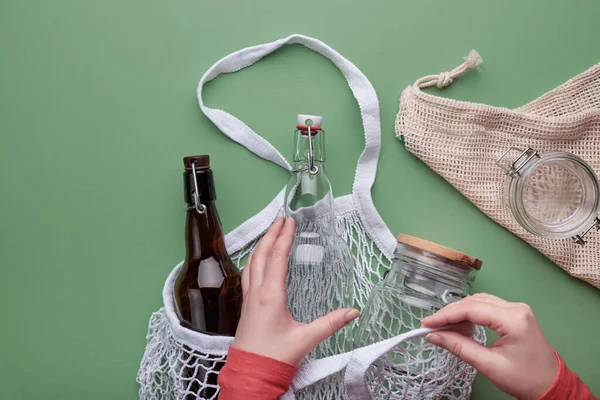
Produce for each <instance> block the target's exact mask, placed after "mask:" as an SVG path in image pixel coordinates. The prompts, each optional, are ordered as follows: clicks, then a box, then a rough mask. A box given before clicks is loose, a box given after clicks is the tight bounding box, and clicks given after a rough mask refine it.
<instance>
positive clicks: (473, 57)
mask: <svg viewBox="0 0 600 400" xmlns="http://www.w3.org/2000/svg"><path fill="white" fill-rule="evenodd" d="M464 60H465V62H464V63H462V64H461V65H459V66H458V67H456V68H454V69H453V70H452V71H450V72H440V73H439V74H437V75H428V76H424V77H423V78H421V79H418V80H417V81H416V82H415V85H416V86H418V87H419V88H421V89H424V88H427V87H430V86H434V85H435V86H437V87H438V88H440V89H442V88H445V87H446V86H449V85H450V84H451V83H452V82H453V81H454V78H456V77H458V76H460V75H462V74H464V73H465V72H467V71H469V70H471V69H475V68H477V67H479V66H480V65H481V63H482V62H483V58H481V56H480V55H479V53H478V52H477V51H475V50H471V51H470V52H469V55H468V56H466V57H464Z"/></svg>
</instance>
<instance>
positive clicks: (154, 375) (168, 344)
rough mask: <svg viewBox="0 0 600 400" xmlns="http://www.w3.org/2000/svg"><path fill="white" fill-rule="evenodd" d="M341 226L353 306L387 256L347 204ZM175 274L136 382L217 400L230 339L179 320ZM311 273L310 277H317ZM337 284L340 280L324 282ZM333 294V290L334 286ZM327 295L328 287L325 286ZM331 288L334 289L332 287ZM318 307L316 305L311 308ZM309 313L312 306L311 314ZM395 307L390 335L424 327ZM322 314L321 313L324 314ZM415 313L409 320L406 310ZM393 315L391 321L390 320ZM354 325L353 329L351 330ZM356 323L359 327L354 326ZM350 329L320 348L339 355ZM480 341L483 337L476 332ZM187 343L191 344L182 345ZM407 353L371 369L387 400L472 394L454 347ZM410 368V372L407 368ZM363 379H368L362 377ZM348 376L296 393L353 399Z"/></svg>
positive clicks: (154, 393)
mask: <svg viewBox="0 0 600 400" xmlns="http://www.w3.org/2000/svg"><path fill="white" fill-rule="evenodd" d="M336 228H337V230H338V232H339V234H340V236H341V237H342V239H344V241H345V242H346V243H348V245H349V247H350V249H351V251H352V253H353V254H354V257H355V260H356V262H355V263H354V265H355V269H354V285H353V288H352V292H353V295H354V303H355V304H354V305H355V306H356V307H359V309H363V308H364V307H365V305H366V302H367V300H368V295H369V293H370V291H371V289H372V287H373V282H376V281H379V280H380V279H381V278H382V274H383V273H384V272H385V271H386V270H387V269H388V268H389V264H390V262H389V260H387V259H386V258H385V257H383V256H382V254H381V252H380V251H379V250H378V249H377V248H376V247H375V246H374V244H373V243H372V241H371V240H370V239H369V238H368V235H367V234H366V231H365V228H364V226H363V225H362V223H361V221H360V219H359V217H358V215H357V212H356V211H354V210H349V211H346V212H343V210H342V212H340V213H339V214H338V215H337V217H336ZM258 239H259V238H256V240H254V241H253V242H251V243H249V244H248V245H247V246H246V247H244V248H243V249H242V250H240V251H239V252H237V253H235V254H233V255H232V259H233V260H234V262H236V263H237V265H238V266H240V265H241V264H242V262H243V261H244V260H245V258H246V256H247V255H248V254H249V253H250V252H251V251H252V250H253V248H254V247H255V246H256V243H257V241H258ZM176 272H177V271H174V272H172V273H171V276H170V279H169V280H168V281H167V283H166V287H165V293H164V294H163V297H164V299H163V301H164V302H165V307H164V308H162V309H161V310H159V311H158V312H156V313H154V314H153V315H152V318H151V319H150V324H149V329H148V335H147V346H146V351H145V354H144V357H143V359H142V362H141V366H140V370H139V373H138V377H137V381H138V383H139V384H140V398H141V399H144V400H146V399H149V400H155V399H156V400H158V399H177V400H179V399H185V400H200V399H211V400H213V399H215V398H216V396H217V394H218V386H217V385H216V378H217V376H218V371H219V370H220V369H221V368H222V366H223V361H224V360H225V356H226V350H227V347H228V345H229V344H230V343H231V341H232V338H225V337H218V336H208V335H202V334H200V333H197V332H191V331H187V330H185V329H184V328H182V327H181V326H179V325H178V324H177V323H176V321H175V322H174V320H173V318H176V316H175V314H174V310H171V311H172V312H169V308H172V307H173V306H174V305H173V302H172V301H170V300H169V296H172V288H169V285H172V283H173V282H174V277H175V276H176ZM311 279H312V277H311ZM326 281H328V282H330V284H332V285H334V286H335V285H336V284H335V280H332V279H328V280H326ZM290 289H291V290H290V292H289V293H288V295H289V297H290V304H292V305H294V307H302V305H303V304H306V303H307V302H309V301H315V300H316V299H317V298H318V297H319V296H324V295H323V294H320V293H321V292H318V291H311V296H312V297H311V298H306V290H312V289H307V288H306V287H300V286H298V287H294V286H292V287H291V288H290ZM334 292H335V290H334ZM324 293H327V291H325V292H324ZM330 293H331V291H330ZM312 311H315V312H317V311H316V310H312ZM312 311H309V312H312ZM385 312H389V313H390V319H389V320H390V325H389V326H386V327H382V328H383V329H385V332H386V334H389V335H392V334H393V333H394V330H396V329H398V331H397V333H402V332H405V331H408V330H411V329H414V328H418V327H419V326H420V317H421V316H422V315H420V314H416V313H415V310H402V308H398V309H395V310H386V311H385ZM319 314H320V312H319ZM409 315H410V318H408V316H409ZM392 321H393V322H392ZM349 329H352V328H349ZM354 329H355V327H354ZM349 333H350V330H348V331H346V332H345V333H342V336H336V337H333V338H332V339H331V341H330V342H326V343H324V344H323V346H324V347H322V355H325V354H328V355H329V354H339V353H341V352H343V351H344V350H348V348H349V346H348V347H347V346H345V344H347V343H348V342H347V340H348V339H347V338H345V337H344V336H343V335H348V334H349ZM478 340H480V341H481V340H483V339H482V336H478ZM183 343H185V344H183ZM397 349H398V351H401V352H402V353H403V354H405V355H406V357H405V358H404V359H403V365H404V367H401V368H400V371H404V372H401V373H398V370H394V371H392V370H389V369H385V368H382V367H381V365H382V364H380V363H376V364H375V365H374V366H373V367H371V369H370V370H369V372H368V375H367V381H368V384H369V387H370V388H371V390H372V393H374V394H375V395H376V396H375V398H378V399H379V398H381V399H421V398H424V397H426V398H431V399H443V398H448V399H468V398H469V396H470V392H471V384H472V381H473V379H474V377H475V371H474V370H473V369H472V368H470V367H468V366H466V364H464V363H463V362H459V361H458V360H456V359H455V358H454V357H452V356H449V355H448V353H446V352H443V351H441V350H438V349H433V348H432V346H430V345H427V344H426V343H424V342H423V340H422V339H413V340H411V341H409V342H406V343H404V344H401V345H399V346H398V347H397ZM394 354H395V353H394ZM406 371H409V372H408V373H407V372H406ZM363 379H364V378H363ZM343 382H344V372H343V371H342V372H339V373H335V374H333V375H331V376H329V377H327V378H325V379H323V380H320V381H318V382H316V383H315V384H313V385H311V386H308V387H306V388H304V389H301V390H297V391H296V393H295V396H296V398H298V399H306V400H308V399H311V400H313V399H323V400H334V399H335V400H339V399H346V398H348V394H347V392H346V387H345V386H344V384H343Z"/></svg>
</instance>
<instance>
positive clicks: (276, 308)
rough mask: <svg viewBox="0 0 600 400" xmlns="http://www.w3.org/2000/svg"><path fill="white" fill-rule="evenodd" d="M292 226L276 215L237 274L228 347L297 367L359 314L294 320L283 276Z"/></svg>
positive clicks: (346, 312) (342, 312) (342, 311)
mask: <svg viewBox="0 0 600 400" xmlns="http://www.w3.org/2000/svg"><path fill="white" fill-rule="evenodd" d="M295 230H296V224H295V221H294V220H293V219H292V218H288V219H285V220H284V219H282V218H280V219H278V220H277V221H275V222H274V223H273V225H272V226H271V227H270V228H269V230H268V231H267V233H266V234H265V235H264V237H263V238H262V239H261V241H260V242H259V244H258V246H257V248H256V250H255V251H254V253H253V254H252V255H251V256H250V258H249V259H248V263H247V264H246V267H245V268H244V272H243V274H242V287H243V291H244V302H243V305H242V314H241V318H240V323H239V325H238V329H237V332H236V335H235V340H234V341H233V346H234V347H236V348H238V349H240V350H244V351H248V352H252V353H257V354H260V355H263V356H266V357H271V358H274V359H276V360H280V361H284V362H286V363H289V364H294V365H299V364H300V362H302V360H303V359H304V357H306V355H307V354H308V353H309V352H310V351H311V350H312V349H314V348H315V347H316V346H317V345H318V344H319V343H320V342H322V341H323V340H325V339H327V338H328V337H330V336H331V335H333V334H334V333H336V332H337V331H338V330H340V329H342V328H343V327H344V326H346V325H347V324H348V323H349V322H351V321H352V320H354V319H355V318H357V317H358V316H359V312H358V310H355V309H352V308H342V309H339V310H336V311H332V312H330V313H329V314H327V315H325V316H323V317H321V318H319V319H317V320H315V321H313V322H312V323H310V324H303V323H300V322H298V321H296V320H294V318H293V317H292V315H291V314H290V311H289V309H288V306H287V298H286V292H285V278H286V275H287V272H288V257H289V253H290V249H291V247H292V243H293V241H294V232H295ZM307 301H309V300H308V299H307Z"/></svg>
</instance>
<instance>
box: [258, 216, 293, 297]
mask: <svg viewBox="0 0 600 400" xmlns="http://www.w3.org/2000/svg"><path fill="white" fill-rule="evenodd" d="M295 233H296V221H294V219H293V218H287V219H286V220H285V224H284V225H283V228H281V232H279V237H278V238H277V241H276V242H275V244H274V245H273V249H272V250H271V254H270V255H269V262H268V265H267V266H266V271H265V281H269V282H270V283H272V284H276V285H279V284H281V285H283V284H285V277H286V275H287V272H288V260H289V256H290V249H291V248H292V243H293V242H294V234H295Z"/></svg>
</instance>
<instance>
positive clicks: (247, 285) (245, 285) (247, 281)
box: [242, 254, 252, 297]
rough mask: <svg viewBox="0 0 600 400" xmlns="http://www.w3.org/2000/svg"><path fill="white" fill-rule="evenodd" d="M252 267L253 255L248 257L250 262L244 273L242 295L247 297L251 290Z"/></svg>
mask: <svg viewBox="0 0 600 400" xmlns="http://www.w3.org/2000/svg"><path fill="white" fill-rule="evenodd" d="M251 266H252V254H250V257H248V262H247V263H246V266H245V267H244V270H243V271H242V294H243V296H244V297H246V294H247V293H248V289H250V267H251Z"/></svg>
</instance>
